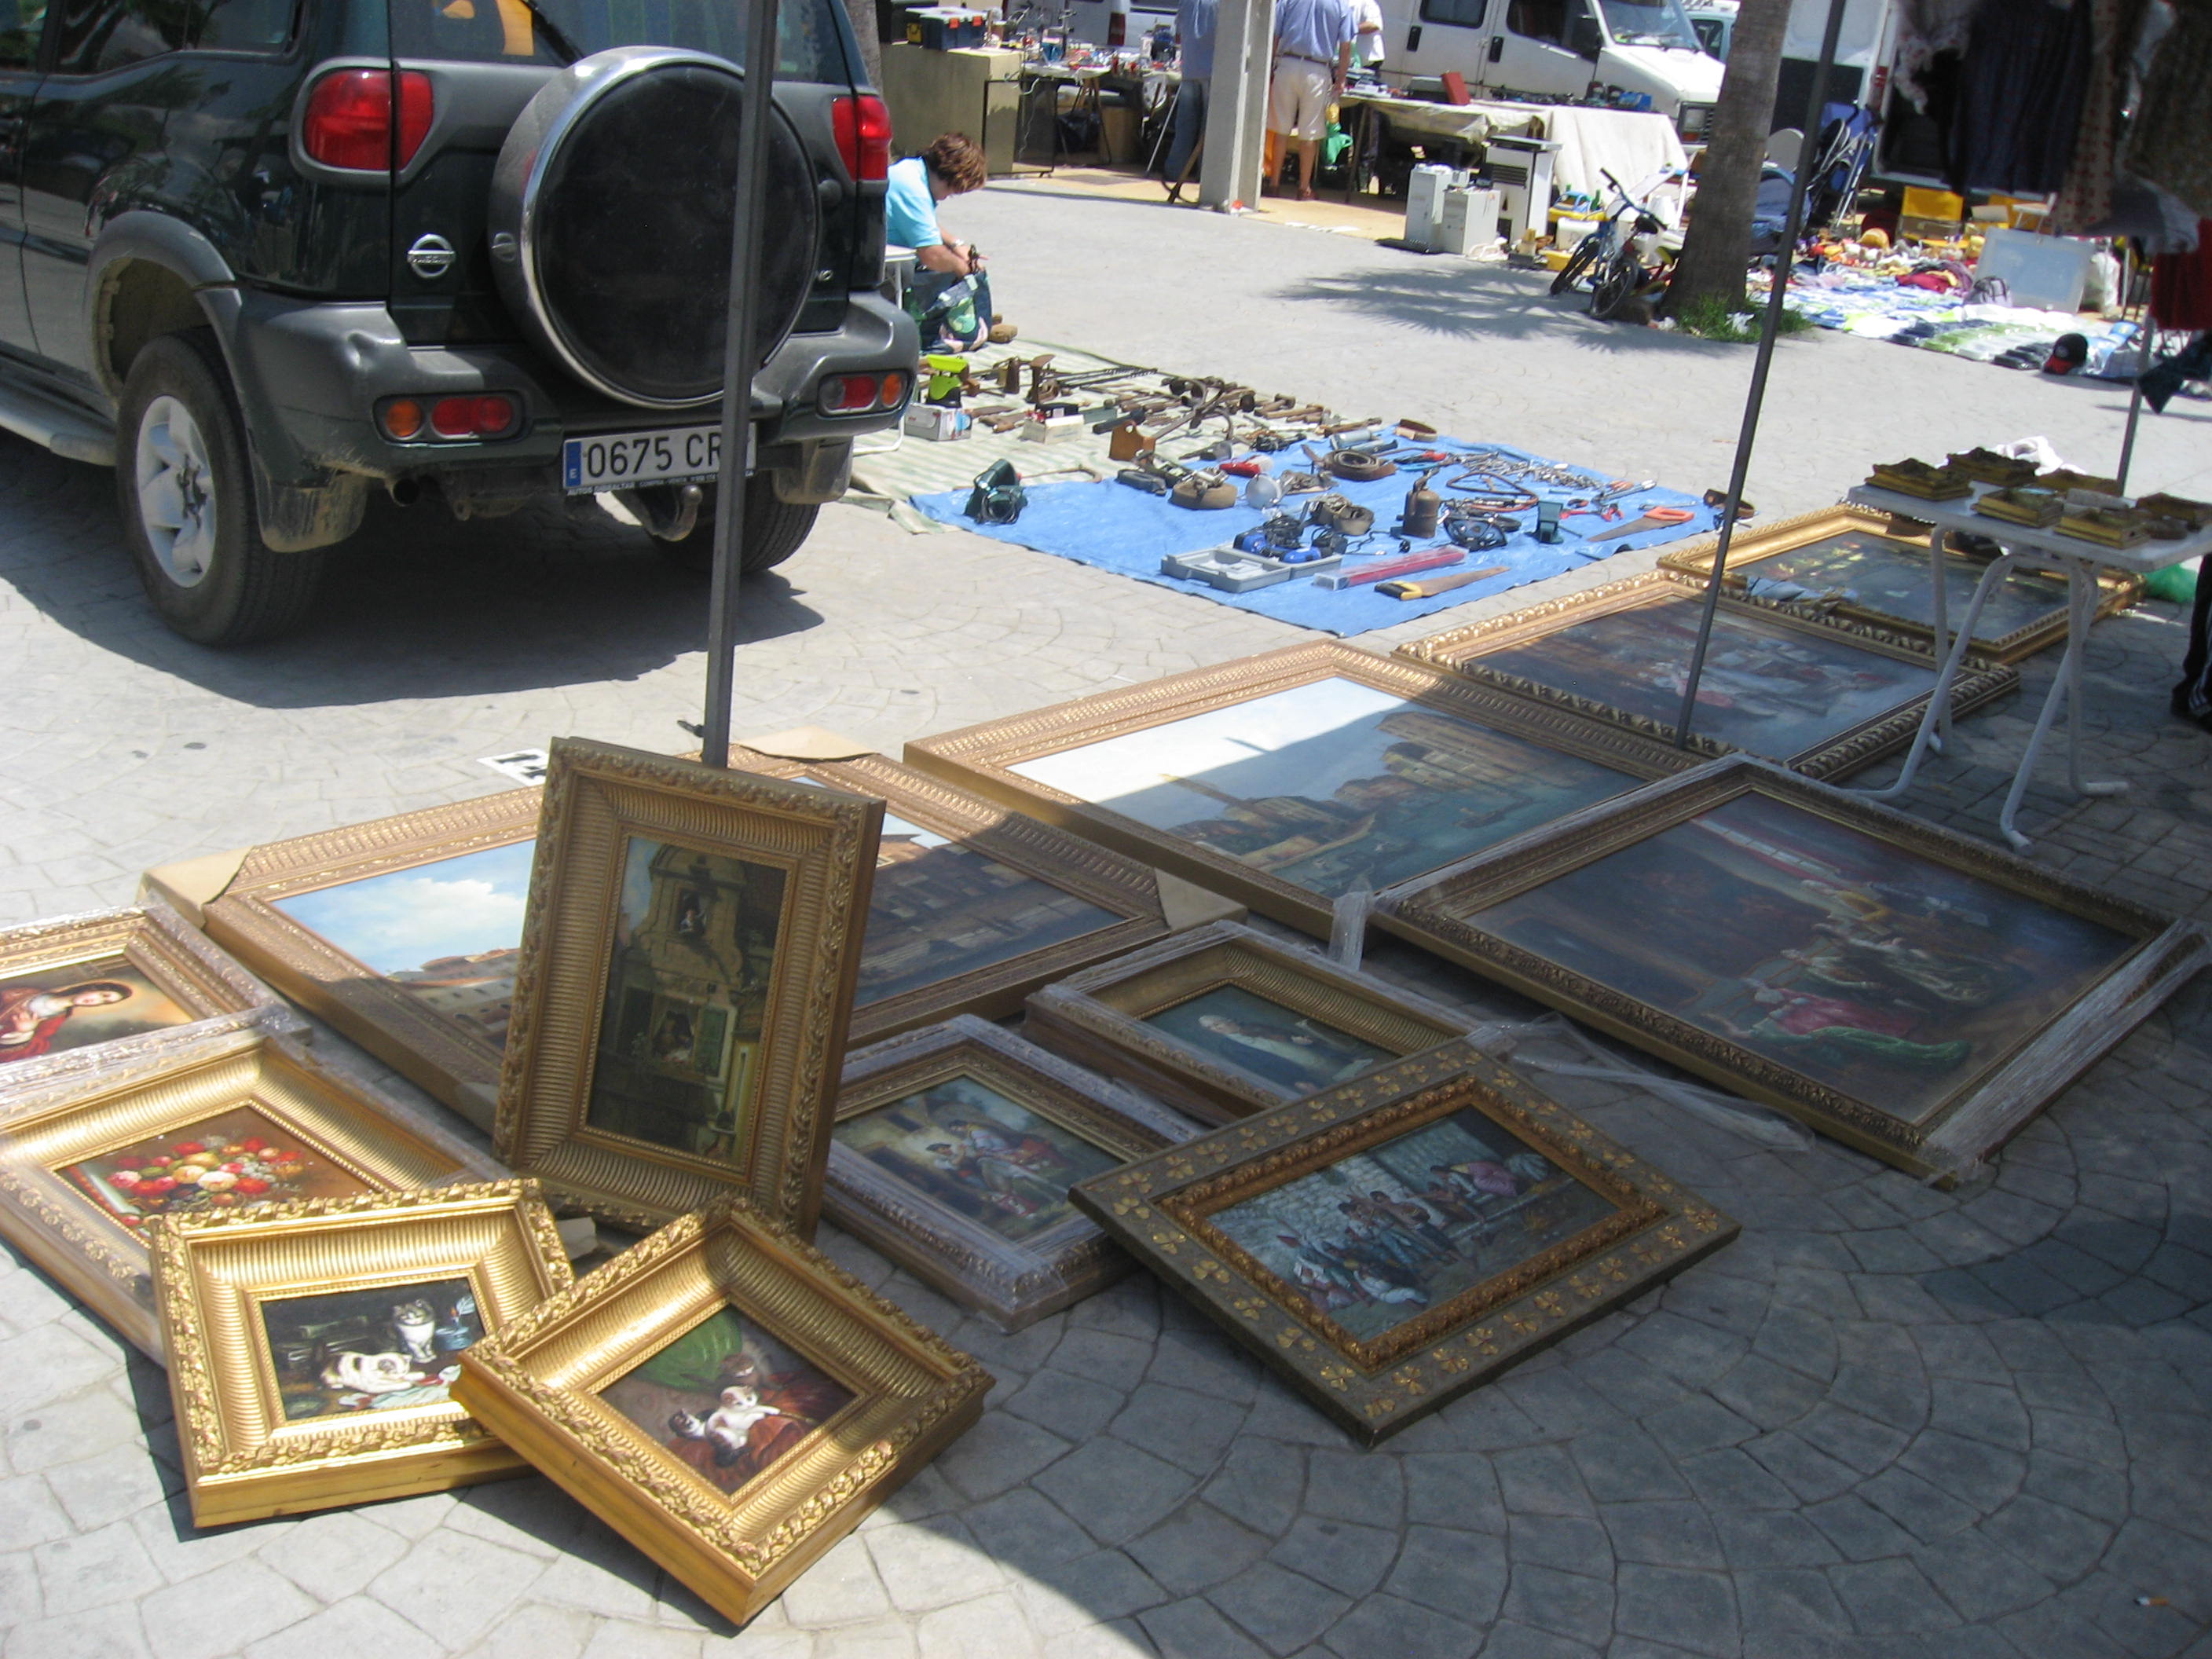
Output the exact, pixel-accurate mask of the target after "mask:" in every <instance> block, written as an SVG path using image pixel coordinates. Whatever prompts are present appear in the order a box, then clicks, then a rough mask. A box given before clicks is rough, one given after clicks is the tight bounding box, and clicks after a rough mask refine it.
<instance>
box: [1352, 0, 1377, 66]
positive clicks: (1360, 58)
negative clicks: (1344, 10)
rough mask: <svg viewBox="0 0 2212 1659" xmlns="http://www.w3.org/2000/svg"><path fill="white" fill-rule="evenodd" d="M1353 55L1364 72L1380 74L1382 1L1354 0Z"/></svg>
mask: <svg viewBox="0 0 2212 1659" xmlns="http://www.w3.org/2000/svg"><path fill="white" fill-rule="evenodd" d="M1352 27H1353V28H1354V30H1355V31H1356V32H1355V33H1354V34H1353V36H1352V58H1353V60H1354V61H1355V62H1357V63H1358V65H1359V66H1360V67H1361V68H1362V69H1364V70H1374V71H1376V72H1377V73H1378V74H1379V73H1380V72H1381V70H1382V68H1383V7H1382V4H1381V0H1353V4H1352Z"/></svg>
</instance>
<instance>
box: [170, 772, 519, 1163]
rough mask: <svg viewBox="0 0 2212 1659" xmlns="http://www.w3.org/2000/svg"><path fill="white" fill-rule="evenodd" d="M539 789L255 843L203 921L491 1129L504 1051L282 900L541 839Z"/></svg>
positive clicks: (319, 1012)
mask: <svg viewBox="0 0 2212 1659" xmlns="http://www.w3.org/2000/svg"><path fill="white" fill-rule="evenodd" d="M543 793H544V792H543V791H542V790H538V789H507V790H502V791H501V792H500V793H497V794H495V795H484V796H481V797H479V798H478V799H475V800H465V801H458V802H455V803H454V804H453V805H450V806H431V807H426V808H424V809H422V811H415V812H402V813H399V814H398V815H397V816H395V817H388V818H376V819H374V820H372V821H371V822H369V823H353V824H348V825H346V826H345V827H344V828H343V829H325V830H323V831H321V832H319V834H316V835H312V836H297V837H295V838H294V839H293V840H290V841H278V842H268V843H266V844H265V845H264V846H260V847H255V848H250V849H248V851H247V852H246V856H245V860H244V862H242V863H241V864H240V866H239V868H238V873H237V874H236V875H235V876H234V877H233V878H231V881H230V884H229V885H228V887H226V888H225V889H224V890H223V891H222V894H221V896H218V897H216V898H214V899H211V900H210V901H209V902H207V903H206V904H205V905H204V906H203V907H202V916H203V920H202V923H201V925H202V926H203V927H205V928H206V930H207V932H208V934H209V936H210V938H212V939H215V940H216V942H217V943H219V944H221V945H224V946H225V947H227V948H228V950H230V951H232V952H233V953H234V954H235V955H236V956H237V957H239V959H240V961H242V962H244V963H247V964H248V965H249V966H251V967H252V969H254V970H255V971H256V972H258V973H259V974H261V975H264V976H265V977H266V978H267V979H268V981H269V982H270V984H272V985H274V986H275V987H276V988H277V989H278V990H280V991H282V992H283V994H285V995H286V996H289V997H290V998H291V999H292V1000H294V1001H295V1002H297V1003H298V1004H299V1005H300V1006H301V1007H303V1008H305V1009H307V1012H310V1013H312V1014H313V1015H315V1016H316V1017H317V1018H320V1019H325V1020H328V1021H329V1022H330V1023H331V1025H332V1026H334V1027H335V1028H336V1029H337V1030H339V1031H340V1032H342V1033H343V1034H344V1035H345V1036H349V1037H350V1038H352V1039H353V1041H355V1042H358V1043H359V1044H361V1046H362V1048H366V1049H368V1051H369V1053H371V1054H374V1055H375V1056H376V1057H377V1058H378V1059H379V1060H382V1061H384V1063H385V1064H386V1065H387V1066H391V1067H392V1070H394V1071H396V1072H398V1073H399V1074H400V1075H401V1076H403V1077H404V1078H406V1079H408V1080H409V1081H410V1083H413V1084H415V1085H417V1086H419V1087H421V1088H423V1089H426V1090H428V1091H429V1092H430V1093H431V1094H433V1095H435V1096H436V1097H438V1098H439V1099H440V1100H442V1101H444V1102H445V1103H446V1104H447V1105H448V1106H451V1107H452V1108H453V1109H454V1110H455V1111H457V1112H459V1113H460V1114H461V1115H463V1116H464V1117H465V1118H467V1119H469V1120H470V1121H471V1122H473V1123H474V1124H476V1126H477V1127H478V1128H480V1129H483V1130H485V1131H486V1132H489V1130H490V1128H491V1126H492V1114H493V1109H494V1106H495V1100H496V1096H497V1091H498V1085H499V1067H500V1048H499V1045H498V1044H496V1043H494V1042H490V1041H489V1039H487V1038H485V1037H483V1036H479V1035H477V1033H476V1032H473V1031H471V1030H469V1028H468V1027H467V1026H465V1025H464V1024H462V1023H461V1022H460V1021H459V1020H457V1019H451V1018H447V1016H445V1015H444V1014H441V1013H439V1012H437V1011H436V1010H435V1009H433V1008H430V1007H428V1006H426V1005H425V1004H424V1003H423V1002H422V1000H421V999H420V998H419V997H416V996H415V995H413V994H410V993H409V992H407V991H405V990H403V989H402V988H401V987H399V986H398V984H396V983H394V982H393V981H392V980H390V979H387V978H386V977H385V975H382V974H380V973H378V972H377V971H376V970H375V969H373V968H370V967H368V966H367V965H366V964H364V963H362V962H360V961H358V960H356V958H355V957H351V956H349V955H348V954H346V952H344V951H342V950H340V949H339V948H338V947H337V945H334V944H332V943H331V941H330V940H328V939H325V938H323V937H322V935H321V934H319V933H315V932H313V930H311V929H309V928H308V927H305V926H303V925H302V924H301V923H300V922H299V921H295V920H294V919H293V918H292V917H291V916H290V915H287V914H286V913H285V912H284V911H283V909H281V908H279V907H278V905H277V903H276V901H277V900H279V899H284V898H289V897H292V896H295V895H297V894H301V893H307V892H313V891H317V890H321V889H324V888H329V887H342V886H344V885H346V884H349V883H352V882H356V881H362V880H364V879H366V878H368V877H371V876H381V875H389V874H391V873H392V872H394V871H398V870H413V869H419V868H420V867H422V866H424V865H428V864H435V863H438V862H440V861H441V860H446V859H450V858H456V857H459V855H461V854H465V853H477V852H482V851H483V850H484V849H486V848H493V847H508V846H512V845H513V844H514V843H515V842H520V841H528V840H530V839H531V838H532V837H533V836H536V835H537V833H538V805H539V801H540V799H542V796H543Z"/></svg>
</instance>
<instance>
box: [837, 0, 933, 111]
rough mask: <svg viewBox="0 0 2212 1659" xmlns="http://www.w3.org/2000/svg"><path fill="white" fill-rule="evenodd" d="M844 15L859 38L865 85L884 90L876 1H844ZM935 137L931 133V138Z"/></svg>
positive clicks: (881, 46) (882, 53) (882, 44)
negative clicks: (864, 67) (851, 22)
mask: <svg viewBox="0 0 2212 1659" xmlns="http://www.w3.org/2000/svg"><path fill="white" fill-rule="evenodd" d="M845 15H846V16H848V17H849V18H851V19H852V20H853V33H855V34H857V35H859V36H860V62H861V63H862V64H865V65H866V69H865V70H863V71H862V74H863V77H864V78H865V79H866V82H867V83H868V84H869V85H870V86H872V87H873V88H875V89H876V90H877V91H878V92H881V91H882V90H883V89H884V43H883V42H882V41H881V40H878V39H877V38H876V35H877V29H876V0H845ZM936 136H937V135H936V134H935V133H932V134H931V135H930V137H933V138H934V137H936Z"/></svg>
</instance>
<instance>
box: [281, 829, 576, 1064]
mask: <svg viewBox="0 0 2212 1659" xmlns="http://www.w3.org/2000/svg"><path fill="white" fill-rule="evenodd" d="M536 850H537V844H536V842H532V841H517V842H508V843H507V845H506V846H503V847H485V848H478V849H477V850H476V851H475V852H472V853H461V854H455V855H454V856H453V857H452V858H447V859H438V860H433V861H431V862H429V863H427V864H420V865H416V866H412V867H410V868H408V869H404V870H392V871H387V872H385V873H383V874H381V875H374V876H363V877H361V878H358V879H356V880H353V881H349V882H341V883H339V884H337V885H335V886H331V887H319V888H313V889H309V890H306V891H303V892H298V893H292V894H289V895H286V896H282V897H278V898H275V899H272V900H271V901H270V902H271V903H272V904H274V905H275V907H276V908H277V909H278V910H279V911H281V912H283V914H284V915H287V916H289V917H290V918H292V920H293V921H296V922H298V923H299V924H300V925H301V927H305V928H306V929H307V931H308V932H310V933H314V934H315V935H317V936H318V937H319V938H321V939H327V940H328V941H329V942H330V943H331V945H335V946H336V947H337V949H339V950H340V951H344V952H345V953H346V954H347V955H348V956H349V957H353V958H354V959H355V960H356V962H359V963H362V965H363V966H364V967H366V968H368V969H372V970H374V972H376V973H378V974H380V975H383V976H384V978H385V979H386V981H389V982H390V983H391V984H392V985H395V986H397V987H398V988H399V989H400V990H402V991H404V993H406V994H407V995H409V996H410V997H413V998H416V999H417V1000H419V1001H420V1002H421V1003H422V1006H424V1007H425V1008H427V1009H428V1010H430V1011H431V1012H434V1013H437V1014H441V1015H442V1016H444V1017H445V1018H447V1019H450V1020H453V1021H456V1022H458V1023H459V1024H461V1025H462V1026H464V1027H465V1028H466V1029H467V1030H469V1031H470V1032H471V1034H473V1035H475V1036H479V1037H481V1038H482V1039H483V1041H484V1042H488V1043H490V1044H492V1045H493V1046H495V1047H496V1046H498V1045H500V1044H502V1043H504V1042H506V1041H507V1014H508V1012H509V1010H510V1008H511V1007H512V1006H513V1001H514V963H515V957H517V956H518V955H519V954H520V948H521V945H522V912H523V907H524V905H525V903H526V902H527V901H528V899H529V896H530V865H531V860H532V855H533V854H534V853H535V852H536Z"/></svg>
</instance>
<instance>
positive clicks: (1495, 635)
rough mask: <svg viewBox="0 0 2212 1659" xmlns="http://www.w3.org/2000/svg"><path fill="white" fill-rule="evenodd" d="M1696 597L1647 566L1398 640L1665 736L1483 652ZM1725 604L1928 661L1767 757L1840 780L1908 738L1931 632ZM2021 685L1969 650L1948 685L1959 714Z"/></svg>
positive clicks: (1491, 678) (1659, 725)
mask: <svg viewBox="0 0 2212 1659" xmlns="http://www.w3.org/2000/svg"><path fill="white" fill-rule="evenodd" d="M1692 597H1693V596H1691V595H1690V594H1689V593H1688V591H1687V590H1686V589H1685V587H1684V586H1683V584H1682V583H1681V581H1680V580H1679V579H1677V578H1675V577H1674V576H1670V575H1668V574H1662V573H1661V572H1658V571H1649V572H1646V573H1645V574H1643V575H1639V576H1630V577H1627V578H1626V579H1624V580H1620V581H1613V582H1606V583H1603V584H1601V586H1596V587H1586V588H1583V589H1582V590H1580V591H1579V592H1573V593H1565V594H1562V595H1560V596H1559V598H1557V599H1543V600H1540V601H1538V602H1537V603H1535V604H1534V605H1524V606H1522V608H1521V609H1520V610H1518V611H1513V612H1511V613H1510V614H1509V615H1507V616H1504V617H1496V618H1494V619H1492V621H1489V622H1480V623H1467V624H1465V625H1463V626H1462V627H1459V628H1448V629H1445V630H1444V631H1443V633H1441V634H1431V635H1429V636H1428V637H1427V638H1426V639H1424V640H1415V641H1413V642H1412V643H1411V644H1409V645H1401V646H1400V647H1398V654H1399V655H1401V656H1402V657H1404V658H1405V659H1407V661H1409V662H1418V663H1425V664H1428V665H1432V666H1434V667H1437V668H1441V669H1443V670H1445V671H1449V672H1452V673H1457V674H1462V675H1464V676H1465V677H1466V678H1468V679H1469V680H1471V681H1474V683H1476V684H1481V685H1486V686H1491V687H1494V688H1495V689H1497V690H1500V691H1507V692H1511V693H1514V694H1516V695H1518V696H1525V697H1530V698H1533V699H1534V700H1536V701H1537V702H1542V703H1547V704H1549V705H1552V706H1553V707H1557V708H1571V709H1572V710H1574V711H1575V712H1576V713H1577V714H1584V715H1588V716H1589V717H1590V718H1591V719H1594V720H1603V721H1606V722H1607V723H1609V724H1611V725H1614V726H1620V727H1621V728H1622V729H1624V730H1626V731H1630V732H1638V733H1641V734H1643V735H1644V736H1647V737H1650V738H1655V739H1662V740H1665V741H1667V742H1668V743H1671V742H1672V740H1673V735H1674V726H1673V724H1672V723H1671V722H1670V721H1667V720H1653V719H1650V718H1647V717H1646V716H1644V715H1641V714H1629V713H1628V712H1626V710H1623V709H1619V708H1614V707H1613V706H1612V705H1611V704H1610V703H1606V702H1600V701H1598V700H1597V699H1596V698H1595V697H1585V696H1578V695H1576V694H1574V693H1571V692H1566V691H1561V690H1555V689H1554V688H1553V687H1551V686H1548V685H1545V684H1542V683H1541V682H1539V681H1536V680H1532V679H1529V678H1527V677H1526V676H1525V675H1521V674H1510V673H1507V672H1505V671H1503V670H1500V669H1491V668H1486V667H1484V666H1483V663H1482V659H1483V658H1484V657H1485V656H1486V654H1488V653H1491V652H1492V651H1498V650H1503V649H1504V648H1505V647H1509V646H1518V645H1526V644H1528V643H1529V642H1530V641H1534V640H1540V639H1541V638H1543V637H1544V636H1545V635H1549V634H1554V633H1557V632H1559V630H1560V629H1565V628H1571V627H1572V626H1574V625H1575V624H1576V623H1584V622H1588V621H1589V620H1591V619H1592V618H1593V617H1605V616H1611V615H1613V614H1614V613H1616V612H1619V611H1633V610H1637V609H1638V608H1640V607H1641V606H1643V605H1646V604H1648V603H1649V602H1650V601H1651V600H1653V599H1685V598H1692ZM1722 609H1723V614H1727V615H1729V616H1730V617H1732V619H1733V620H1735V621H1736V622H1738V623H1745V624H1747V625H1749V626H1752V627H1762V626H1763V627H1768V628H1774V629H1781V630H1783V631H1785V632H1790V633H1797V634H1806V635H1813V636H1815V637H1819V638H1826V639H1828V640H1830V641H1834V642H1836V643H1838V644H1842V645H1847V646H1851V647H1856V648H1857V649H1858V650H1862V651H1866V652H1869V653H1873V654H1874V655H1876V656H1881V657H1888V658H1891V659H1895V660H1897V661H1900V662H1911V663H1913V664H1916V665H1919V666H1923V667H1925V668H1926V669H1927V671H1928V673H1929V691H1923V692H1922V693H1920V694H1919V695H1918V696H1911V697H1907V698H1905V700H1904V701H1903V702H1899V703H1897V704H1895V705H1894V706H1893V707H1892V708H1888V709H1886V710H1884V711H1883V712H1882V713H1881V714H1876V715H1875V716H1873V717H1872V718H1870V719H1868V720H1862V721H1860V722H1859V723H1858V724H1857V726H1851V727H1850V728H1848V729H1846V730H1844V731H1842V732H1838V733H1837V734H1836V735H1835V736H1834V737H1832V738H1829V739H1828V740H1827V741H1826V742H1825V743H1822V744H1818V745H1816V746H1815V747H1813V748H1810V749H1805V750H1799V751H1798V752H1797V753H1796V754H1794V755H1776V756H1771V757H1768V758H1771V759H1773V760H1775V761H1778V762H1779V763H1781V764H1783V765H1784V766H1787V767H1789V768H1790V769H1792V770H1793V771H1797V772H1802V773H1803V774H1804V775H1806V776H1807V777H1811V778H1837V777H1842V776H1844V775H1846V774H1848V773H1850V772H1854V771H1857V769H1859V768H1860V767H1862V766H1865V765H1867V764H1869V763H1870V762H1873V761H1877V760H1880V759H1881V757H1883V756H1884V755H1887V754H1890V753H1892V752H1893V751H1894V750H1899V749H1902V748H1903V747H1905V744H1909V743H1911V741H1912V734H1913V733H1914V732H1916V731H1917V730H1918V729H1919V726H1920V716H1921V714H1922V713H1923V710H1925V708H1927V706H1928V697H1929V692H1932V691H1933V690H1934V688H1935V675H1936V670H1937V668H1938V667H1940V666H1941V665H1940V664H1938V663H1937V662H1936V660H1935V659H1934V657H1933V656H1932V655H1931V654H1930V653H1929V650H1928V635H1925V634H1923V635H1921V636H1920V638H1919V640H1918V641H1913V640H1911V639H1908V638H1906V637H1905V635H1900V634H1896V633H1892V632H1890V631H1888V630H1887V629H1880V628H1875V627H1872V626H1869V625H1867V624H1864V623H1847V622H1843V621H1838V620H1832V619H1831V620H1827V621H1815V620H1814V619H1812V618H1809V617H1805V616H1802V615H1799V614H1797V613H1796V612H1793V611H1787V610H1784V609H1783V608H1782V607H1780V606H1776V605H1746V604H1743V603H1741V602H1740V601H1737V600H1735V599H1723V606H1722ZM2019 685H2020V676H2019V675H2018V674H2017V673H2016V672H2015V671H2013V670H2012V669H2009V668H2005V667H2002V666H2000V665H1996V664H1994V663H1990V662H1988V661H1986V660H1984V659H1980V658H1978V657H1973V656H1969V657H1968V658H1967V659H1966V663H1965V664H1964V665H1961V667H1960V672H1959V677H1958V678H1957V680H1956V681H1955V682H1954V684H1953V687H1952V692H1951V709H1952V712H1953V713H1954V714H1967V713H1970V712H1972V710H1974V709H1976V708H1980V707H1981V706H1982V705H1983V704H1984V703H1985V702H1990V700H1991V699H1992V698H1995V697H1999V696H2003V695H2004V694H2005V693H2006V692H2008V691H2012V690H2017V689H2018V688H2019ZM1692 743H1693V744H1695V745H1696V746H1697V748H1698V751H1699V754H1700V755H1701V756H1706V757H1710V756H1716V755H1731V754H1735V753H1737V752H1738V750H1736V749H1735V747H1734V746H1733V745H1731V744H1725V743H1723V742H1721V741H1719V740H1718V739H1717V738H1708V737H1705V736H1704V735H1702V734H1697V733H1693V734H1692Z"/></svg>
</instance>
